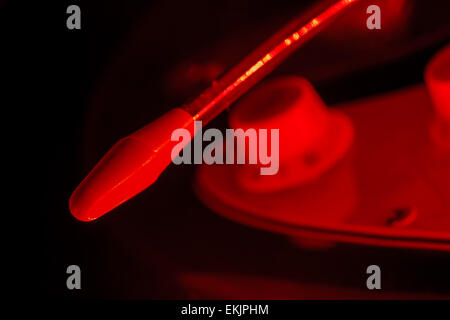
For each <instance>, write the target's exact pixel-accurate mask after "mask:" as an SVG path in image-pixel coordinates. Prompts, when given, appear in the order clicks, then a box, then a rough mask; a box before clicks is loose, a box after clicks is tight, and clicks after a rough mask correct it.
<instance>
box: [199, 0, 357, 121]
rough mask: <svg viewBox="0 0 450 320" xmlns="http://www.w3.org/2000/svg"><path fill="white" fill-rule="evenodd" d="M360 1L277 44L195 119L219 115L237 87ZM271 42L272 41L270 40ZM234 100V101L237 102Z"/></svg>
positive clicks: (347, 0) (342, 4) (341, 5)
mask: <svg viewBox="0 0 450 320" xmlns="http://www.w3.org/2000/svg"><path fill="white" fill-rule="evenodd" d="M357 1H359V0H341V1H338V2H337V3H335V4H334V5H332V6H330V7H329V8H328V9H326V10H325V11H323V12H322V13H320V14H319V15H318V16H316V17H315V18H313V19H311V20H310V21H309V22H308V23H307V24H306V25H304V26H302V27H301V28H299V29H298V30H296V31H295V32H293V33H291V34H290V35H289V36H287V37H286V38H285V39H283V40H282V41H281V42H280V43H278V44H276V45H275V46H274V48H273V49H271V50H270V51H269V52H267V53H265V54H264V55H263V57H262V58H261V59H259V60H258V61H257V62H256V63H254V64H253V65H252V66H251V67H250V68H248V69H247V70H245V72H244V73H242V74H241V75H240V76H239V77H238V78H237V79H236V80H235V81H233V82H232V83H231V84H230V85H228V86H227V87H226V88H225V89H224V90H223V91H222V92H220V93H219V94H218V95H217V96H216V97H214V98H213V99H212V100H211V101H210V102H209V103H208V104H206V105H205V106H204V107H203V108H202V109H201V110H200V111H198V113H196V114H195V115H194V119H203V118H204V117H205V115H206V114H208V113H215V114H217V113H219V112H221V111H222V110H217V111H216V110H214V109H219V108H220V106H219V105H218V102H219V101H221V100H223V99H224V98H225V97H227V96H228V95H231V93H232V92H233V91H235V89H236V88H237V87H239V86H240V85H241V84H242V83H244V82H245V81H246V80H247V79H248V78H250V77H251V76H252V75H254V74H255V73H256V72H257V71H258V70H261V69H263V68H264V66H266V65H267V63H268V62H270V61H271V60H272V59H274V58H276V57H278V56H280V55H281V54H282V53H284V52H285V51H286V49H287V48H288V47H290V46H291V45H293V44H295V43H296V42H300V40H303V38H304V37H305V36H306V35H307V34H308V33H310V32H311V31H313V30H314V29H316V28H318V27H319V26H320V25H321V24H323V23H324V22H325V21H328V20H330V19H331V18H333V17H335V16H336V15H337V14H338V13H340V12H341V11H342V10H343V9H345V8H346V7H347V6H349V5H350V4H352V3H354V2H357ZM269 41H270V40H269ZM236 98H237V97H236ZM236 98H234V99H233V100H235V99H236Z"/></svg>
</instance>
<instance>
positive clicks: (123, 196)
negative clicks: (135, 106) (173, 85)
mask: <svg viewBox="0 0 450 320" xmlns="http://www.w3.org/2000/svg"><path fill="white" fill-rule="evenodd" d="M192 122H193V119H192V116H191V115H190V114H189V113H187V112H186V111H184V110H182V109H173V110H172V111H170V112H168V113H167V114H165V115H164V116H162V117H161V118H159V119H157V120H155V121H153V122H151V123H150V124H148V125H146V126H145V127H143V128H141V129H140V130H138V131H136V132H134V133H133V134H131V135H129V136H127V137H125V138H123V139H121V140H119V141H118V142H117V143H116V144H115V145H114V146H113V147H112V148H111V149H110V150H109V151H108V153H106V154H105V155H104V156H103V158H102V159H101V160H100V161H99V162H98V163H97V165H96V166H95V167H94V169H92V171H91V172H90V173H89V174H88V176H87V177H86V178H85V179H84V180H83V181H82V182H81V183H80V185H79V186H78V187H77V188H76V189H75V191H74V192H73V194H72V196H71V197H70V200H69V208H70V211H71V213H72V215H73V216H74V217H75V218H77V219H79V220H81V221H91V220H95V219H97V218H98V217H100V216H102V215H104V214H105V213H107V212H108V211H110V210H112V209H114V208H115V207H117V206H119V205H120V204H122V203H123V202H125V201H127V200H128V199H130V198H131V197H133V196H135V195H136V194H138V193H139V192H141V191H142V190H144V189H145V188H147V187H148V186H150V185H151V184H152V183H153V182H155V181H156V179H157V178H158V176H159V175H160V174H161V172H162V171H163V170H164V169H165V168H166V167H167V166H168V165H169V164H170V162H171V152H172V148H173V146H174V144H178V142H173V141H171V135H172V132H173V130H175V129H177V128H186V129H188V130H190V131H191V132H192V127H193V126H191V124H192Z"/></svg>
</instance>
